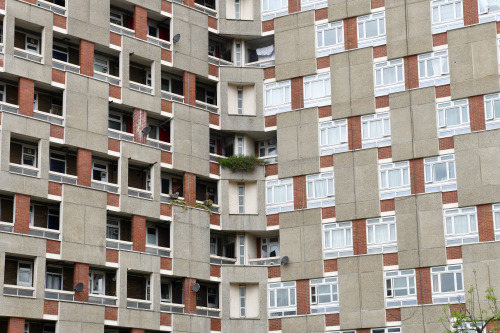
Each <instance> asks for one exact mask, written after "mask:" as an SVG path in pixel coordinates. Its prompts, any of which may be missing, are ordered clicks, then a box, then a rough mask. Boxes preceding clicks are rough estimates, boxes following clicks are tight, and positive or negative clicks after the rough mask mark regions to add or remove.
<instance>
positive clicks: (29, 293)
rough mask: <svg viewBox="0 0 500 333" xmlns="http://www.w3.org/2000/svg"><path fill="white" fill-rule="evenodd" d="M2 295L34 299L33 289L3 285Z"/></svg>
mask: <svg viewBox="0 0 500 333" xmlns="http://www.w3.org/2000/svg"><path fill="white" fill-rule="evenodd" d="M3 294H4V295H5V296H18V297H34V296H35V288H33V287H23V286H18V285H12V284H5V285H4V287H3Z"/></svg>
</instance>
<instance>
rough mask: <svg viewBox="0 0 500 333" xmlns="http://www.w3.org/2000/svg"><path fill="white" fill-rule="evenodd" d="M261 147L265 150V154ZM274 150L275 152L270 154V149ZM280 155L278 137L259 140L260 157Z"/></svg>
mask: <svg viewBox="0 0 500 333" xmlns="http://www.w3.org/2000/svg"><path fill="white" fill-rule="evenodd" d="M261 149H263V150H264V152H265V153H264V155H263V154H262V151H261ZM272 149H273V150H274V151H275V153H274V154H270V153H269V152H270V150H272ZM276 156H278V138H277V137H272V138H270V139H268V140H263V141H259V158H267V157H276Z"/></svg>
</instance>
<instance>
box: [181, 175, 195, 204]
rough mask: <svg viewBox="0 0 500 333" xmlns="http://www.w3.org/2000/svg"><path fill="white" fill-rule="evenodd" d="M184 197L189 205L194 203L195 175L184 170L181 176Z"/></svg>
mask: <svg viewBox="0 0 500 333" xmlns="http://www.w3.org/2000/svg"><path fill="white" fill-rule="evenodd" d="M182 186H183V192H184V199H185V200H186V202H187V203H188V205H190V206H194V205H195V204H196V175H194V174H192V173H189V172H185V173H184V178H183V184H182Z"/></svg>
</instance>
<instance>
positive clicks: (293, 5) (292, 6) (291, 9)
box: [288, 0, 300, 14]
mask: <svg viewBox="0 0 500 333" xmlns="http://www.w3.org/2000/svg"><path fill="white" fill-rule="evenodd" d="M297 12H300V0H288V14H293V13H297Z"/></svg>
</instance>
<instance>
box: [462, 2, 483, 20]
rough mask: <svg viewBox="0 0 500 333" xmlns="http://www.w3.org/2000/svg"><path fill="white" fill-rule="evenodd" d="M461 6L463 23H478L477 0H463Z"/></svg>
mask: <svg viewBox="0 0 500 333" xmlns="http://www.w3.org/2000/svg"><path fill="white" fill-rule="evenodd" d="M462 6H463V9H464V25H465V26H468V25H472V24H477V23H479V8H478V7H477V0H463V2H462Z"/></svg>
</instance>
